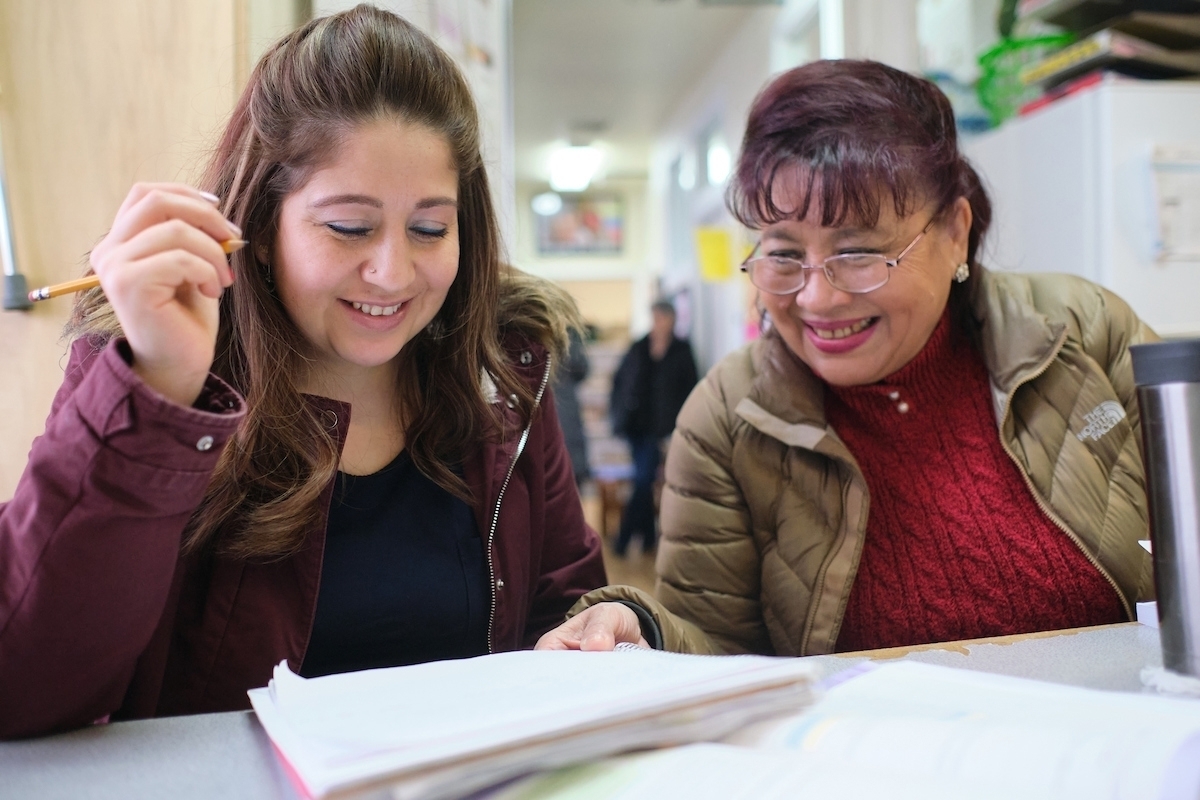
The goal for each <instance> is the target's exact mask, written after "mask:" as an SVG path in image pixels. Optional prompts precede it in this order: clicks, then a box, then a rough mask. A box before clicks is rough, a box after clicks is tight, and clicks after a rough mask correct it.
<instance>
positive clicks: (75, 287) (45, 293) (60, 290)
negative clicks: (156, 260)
mask: <svg viewBox="0 0 1200 800" xmlns="http://www.w3.org/2000/svg"><path fill="white" fill-rule="evenodd" d="M245 246H246V240H245V239H226V240H225V241H223V242H221V249H222V250H224V251H225V255H232V254H233V253H236V252H237V251H238V250H241V249H242V248H243V247H245ZM99 285H100V276H99V275H97V274H95V273H92V274H91V275H86V276H84V277H82V278H76V279H75V280H73V281H64V282H63V283H56V284H54V285H52V286H43V287H42V288H40V289H34V290H33V291H32V292H30V293H29V302H31V303H36V302H38V301H39V300H49V299H51V298H52V297H62V296H63V295H67V294H75V293H76V292H86V291H87V290H88V289H95V288H96V287H97V286H99Z"/></svg>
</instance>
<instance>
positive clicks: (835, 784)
mask: <svg viewBox="0 0 1200 800" xmlns="http://www.w3.org/2000/svg"><path fill="white" fill-rule="evenodd" d="M800 796H812V797H836V798H839V800H857V799H858V798H863V799H864V800H865V799H866V798H870V799H871V800H874V799H875V798H881V797H887V798H913V800H939V799H941V798H944V799H945V800H957V798H962V797H971V798H981V799H982V798H989V799H990V798H995V800H1007V798H1021V800H1097V798H1112V799H1113V800H1196V798H1198V797H1200V701H1195V700H1175V699H1167V698H1162V697H1154V696H1148V695H1138V694H1126V693H1118V692H1102V691H1096V690H1094V689H1081V688H1076V687H1071V686H1060V685H1057V684H1051V683H1042V682H1039V681H1030V680H1025V679H1021V678H1012V677H1007V676H997V675H988V674H985V673H981V672H971V671H967V670H956V669H950V668H947V667H939V666H932V665H929V664H920V663H915V662H900V663H894V664H887V665H883V666H879V667H877V668H875V669H871V670H869V671H866V672H863V673H861V674H858V675H855V676H853V677H851V678H850V679H849V680H846V681H844V682H842V683H840V684H839V685H837V686H835V687H833V688H831V689H829V690H828V691H827V692H826V693H825V694H824V696H823V697H822V698H821V699H820V700H819V701H817V702H816V703H815V704H814V705H812V706H811V707H810V708H808V709H807V710H805V711H803V712H801V713H799V714H795V715H792V716H789V717H784V718H780V719H776V720H770V721H765V722H760V723H757V724H754V725H751V726H748V727H747V728H745V729H743V730H741V731H739V732H737V733H735V734H734V735H733V736H731V737H730V738H729V739H727V741H726V743H725V744H719V745H718V744H706V745H692V746H689V747H681V748H675V749H672V750H664V751H659V752H654V753H647V754H641V755H636V756H625V757H621V758H611V759H605V760H602V761H599V762H595V763H591V764H585V765H580V766H577V767H573V768H570V769H565V770H560V771H557V772H553V773H549V774H547V775H543V776H538V777H534V778H530V779H527V780H525V781H522V782H520V783H517V784H515V785H512V786H509V787H507V788H505V789H503V790H502V791H499V792H497V793H496V794H495V795H493V796H492V800H535V799H536V800H568V799H569V800H592V798H595V799H596V800H599V799H600V798H604V800H662V798H664V797H687V798H688V800H791V798H795V797H800Z"/></svg>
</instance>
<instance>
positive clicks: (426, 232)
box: [325, 222, 450, 240]
mask: <svg viewBox="0 0 1200 800" xmlns="http://www.w3.org/2000/svg"><path fill="white" fill-rule="evenodd" d="M325 227H327V228H329V230H331V231H333V232H334V233H336V234H337V235H338V236H345V237H346V238H348V239H361V238H363V237H365V236H367V235H368V234H370V233H371V228H350V227H346V226H343V225H338V224H337V223H333V222H328V223H326V224H325ZM409 231H411V232H412V233H413V234H414V235H415V236H417V237H420V238H422V239H431V240H432V239H445V238H446V236H447V234H449V233H450V229H449V228H438V229H436V230H435V229H433V228H420V227H413V228H409Z"/></svg>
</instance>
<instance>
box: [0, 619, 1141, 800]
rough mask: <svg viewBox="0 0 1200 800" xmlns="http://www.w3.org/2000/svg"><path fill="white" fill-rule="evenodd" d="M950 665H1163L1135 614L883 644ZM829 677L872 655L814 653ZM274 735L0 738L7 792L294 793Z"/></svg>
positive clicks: (1113, 679) (197, 719) (135, 726)
mask: <svg viewBox="0 0 1200 800" xmlns="http://www.w3.org/2000/svg"><path fill="white" fill-rule="evenodd" d="M873 655H874V657H875V659H876V660H878V659H880V658H906V659H911V660H915V661H924V662H928V663H933V664H942V665H945V666H950V667H960V668H964V669H975V670H981V671H983V672H992V673H998V674H1003V675H1015V676H1019V677H1026V678H1036V679H1040V680H1047V681H1054V682H1058V683H1066V684H1072V685H1076V686H1086V687H1091V688H1095V689H1109V690H1115V691H1130V692H1140V691H1143V689H1142V684H1141V680H1140V678H1139V673H1140V672H1141V670H1142V668H1143V667H1146V666H1161V665H1162V657H1161V650H1160V647H1159V640H1158V631H1157V630H1156V629H1154V628H1148V627H1145V626H1142V625H1137V624H1127V625H1115V626H1108V627H1102V628H1091V629H1084V630H1080V631H1077V632H1070V633H1063V634H1058V635H1049V636H1040V635H1035V636H1034V637H1009V638H1008V639H1003V640H997V641H996V642H995V643H951V644H947V645H937V646H931V647H929V648H920V649H916V650H909V651H906V652H903V653H893V652H888V651H882V652H878V653H875V654H873ZM810 660H811V662H812V663H813V664H814V665H815V666H816V667H817V669H818V672H819V673H820V675H821V676H822V677H825V676H829V675H833V674H835V673H837V672H840V671H842V670H844V669H848V668H850V667H852V666H854V665H855V664H858V663H861V662H862V661H864V660H866V659H865V658H864V657H862V656H813V657H811V659H810ZM297 796H298V795H297V794H296V793H295V792H294V791H293V790H292V788H291V785H290V784H289V782H288V781H287V780H286V778H285V777H284V775H283V773H282V771H281V769H280V767H279V764H278V762H277V760H276V759H275V757H274V755H273V754H272V752H271V747H270V743H269V742H268V740H267V737H266V734H265V733H264V732H263V730H262V728H261V727H260V726H259V724H258V722H257V720H256V719H255V718H254V716H253V715H252V714H251V713H249V712H234V713H228V714H200V715H196V716H191V717H172V718H164V719H154V720H144V721H137V722H117V723H113V724H111V725H101V726H96V727H93V728H88V729H86V730H80V731H75V732H73V733H67V734H62V735H59V736H48V737H45V738H42V739H33V740H28V741H20V742H4V743H0V798H46V800H53V799H54V798H72V800H90V799H91V798H97V799H99V798H114V799H116V798H120V800H140V799H141V798H173V799H175V798H178V799H179V800H192V798H196V800H199V799H200V798H219V799H220V800H237V799H238V798H255V799H256V800H276V799H277V798H278V799H279V800H292V799H293V798H296V797H297Z"/></svg>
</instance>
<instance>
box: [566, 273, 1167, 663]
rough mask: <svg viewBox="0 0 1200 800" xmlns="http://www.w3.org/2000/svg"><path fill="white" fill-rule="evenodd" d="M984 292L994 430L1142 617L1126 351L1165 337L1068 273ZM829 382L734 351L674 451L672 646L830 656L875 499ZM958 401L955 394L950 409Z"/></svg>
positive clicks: (664, 573)
mask: <svg viewBox="0 0 1200 800" xmlns="http://www.w3.org/2000/svg"><path fill="white" fill-rule="evenodd" d="M977 287H978V288H977V290H976V295H975V297H974V298H973V308H974V312H975V316H976V317H977V318H978V319H979V321H980V322H981V330H980V344H981V349H982V352H983V357H984V361H985V363H986V365H987V368H988V372H989V374H990V375H991V381H992V391H993V401H994V407H995V411H996V420H997V429H998V432H999V435H1000V437H1001V439H1002V441H1003V443H1004V446H1005V449H1006V450H1007V451H1008V453H1009V454H1010V455H1011V456H1012V458H1013V460H1014V461H1015V462H1016V463H1017V465H1018V466H1019V467H1020V468H1021V470H1022V472H1023V473H1024V475H1025V476H1026V478H1027V483H1028V485H1029V488H1030V490H1031V491H1032V492H1033V496H1034V498H1035V499H1036V500H1037V502H1038V504H1039V505H1040V506H1041V507H1042V509H1043V510H1044V511H1045V512H1046V513H1047V515H1049V517H1050V519H1051V520H1053V521H1054V523H1055V524H1056V525H1058V526H1059V527H1061V528H1062V529H1063V530H1064V531H1066V532H1067V534H1068V535H1070V536H1071V538H1072V539H1073V540H1074V541H1075V542H1076V543H1077V544H1078V545H1079V547H1080V548H1081V549H1082V550H1083V552H1084V553H1085V554H1086V555H1087V556H1088V558H1089V559H1091V560H1092V561H1093V562H1094V563H1095V564H1096V565H1097V566H1098V567H1099V568H1100V570H1101V572H1102V573H1103V574H1104V575H1105V577H1107V578H1108V580H1109V581H1110V582H1111V583H1112V584H1113V586H1114V587H1115V588H1116V589H1117V590H1118V592H1119V594H1120V595H1121V598H1122V601H1123V603H1124V605H1125V609H1126V612H1127V613H1128V614H1129V615H1130V618H1132V616H1133V614H1132V610H1131V609H1132V605H1133V604H1134V603H1135V602H1137V601H1139V600H1145V599H1149V598H1150V597H1151V596H1152V595H1153V576H1152V572H1151V562H1150V559H1149V557H1148V556H1147V554H1146V553H1145V551H1144V550H1143V549H1142V548H1141V547H1140V546H1139V544H1138V539H1144V538H1147V536H1148V522H1147V514H1146V495H1145V487H1144V480H1143V467H1142V460H1141V441H1140V430H1139V427H1138V408H1137V401H1136V397H1135V393H1134V384H1133V370H1132V367H1131V364H1130V357H1129V345H1130V344H1137V343H1139V342H1145V341H1154V340H1156V339H1157V337H1156V336H1155V334H1154V333H1153V331H1151V330H1150V329H1149V328H1148V327H1147V326H1146V325H1145V324H1143V323H1142V322H1141V321H1140V320H1139V319H1138V318H1137V316H1136V315H1135V314H1134V313H1133V311H1132V310H1131V309H1130V308H1129V306H1128V305H1126V304H1125V303H1124V302H1123V301H1122V300H1120V299H1119V298H1118V297H1116V296H1115V295H1113V294H1111V293H1110V292H1108V291H1106V290H1104V289H1101V288H1100V287H1098V286H1095V285H1093V284H1091V283H1088V282H1087V281H1085V280H1082V279H1080V278H1076V277H1071V276H1065V275H1046V274H1012V273H989V272H986V271H985V272H984V273H983V274H982V275H981V276H980V280H979V282H978V284H977ZM823 400H824V388H823V385H822V384H821V382H820V381H819V380H818V379H817V378H816V377H815V376H814V375H813V374H812V372H810V371H809V370H808V369H807V368H806V367H805V366H804V365H803V364H802V363H801V362H800V361H799V360H798V359H796V358H795V357H793V356H792V355H791V353H790V352H788V350H787V349H786V346H785V345H784V344H783V342H782V340H780V339H779V337H778V336H774V335H767V336H765V337H763V338H762V339H760V340H758V341H756V342H754V343H752V344H750V345H748V346H746V347H745V348H743V349H741V350H739V351H737V352H735V353H733V354H731V355H730V356H728V357H727V358H725V359H724V360H723V361H722V362H721V363H719V364H718V365H717V366H716V367H714V368H713V370H712V371H711V372H710V373H709V374H708V376H707V377H706V378H705V379H704V380H703V381H702V382H701V383H700V384H699V385H698V386H697V387H696V389H695V391H693V393H692V395H691V397H689V398H688V401H687V404H686V405H685V406H684V407H683V410H682V411H681V412H680V414H679V419H678V422H677V427H676V429H675V433H674V435H673V437H672V440H671V448H670V453H669V455H668V457H667V466H666V487H665V490H664V492H663V498H662V511H661V513H662V540H661V543H660V545H659V552H658V564H657V569H658V583H657V591H656V595H657V599H655V598H651V597H650V596H649V595H647V594H646V593H644V592H640V591H638V590H636V589H632V588H630V587H608V588H606V589H601V590H597V591H595V592H591V593H589V594H588V595H587V596H585V597H584V598H583V599H581V600H580V601H579V603H577V604H576V606H575V608H574V609H573V613H578V612H579V611H580V610H582V609H583V608H585V607H586V606H588V605H593V604H595V603H597V602H601V601H604V600H617V599H620V600H626V601H633V602H635V603H637V604H638V605H640V606H642V607H643V608H645V609H646V610H647V611H649V612H650V613H651V615H652V616H653V617H654V618H655V620H656V621H657V622H658V625H659V627H660V629H661V631H662V634H663V642H664V646H665V647H666V649H668V650H677V651H683V652H699V653H746V652H750V653H767V654H775V655H792V656H794V655H813V654H819V653H829V652H832V651H833V649H834V645H835V643H836V642H837V637H838V631H839V629H840V628H841V623H842V615H843V613H844V611H845V608H846V601H847V599H848V598H849V596H850V586H851V584H852V583H853V581H854V575H855V571H856V569H857V568H858V561H859V556H860V554H861V552H862V545H863V537H864V533H865V531H866V525H867V513H868V508H869V504H870V498H869V496H868V492H867V486H866V483H865V482H864V480H863V476H862V473H861V471H860V470H859V468H858V465H857V464H856V462H855V460H854V458H853V456H852V455H851V454H850V452H849V451H848V450H847V448H846V446H845V445H844V444H843V443H842V441H841V440H840V439H839V438H838V436H837V434H836V433H835V432H834V431H833V430H832V429H831V428H829V427H828V425H827V424H826V421H825V415H824V409H823ZM946 400H947V402H953V398H946Z"/></svg>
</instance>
